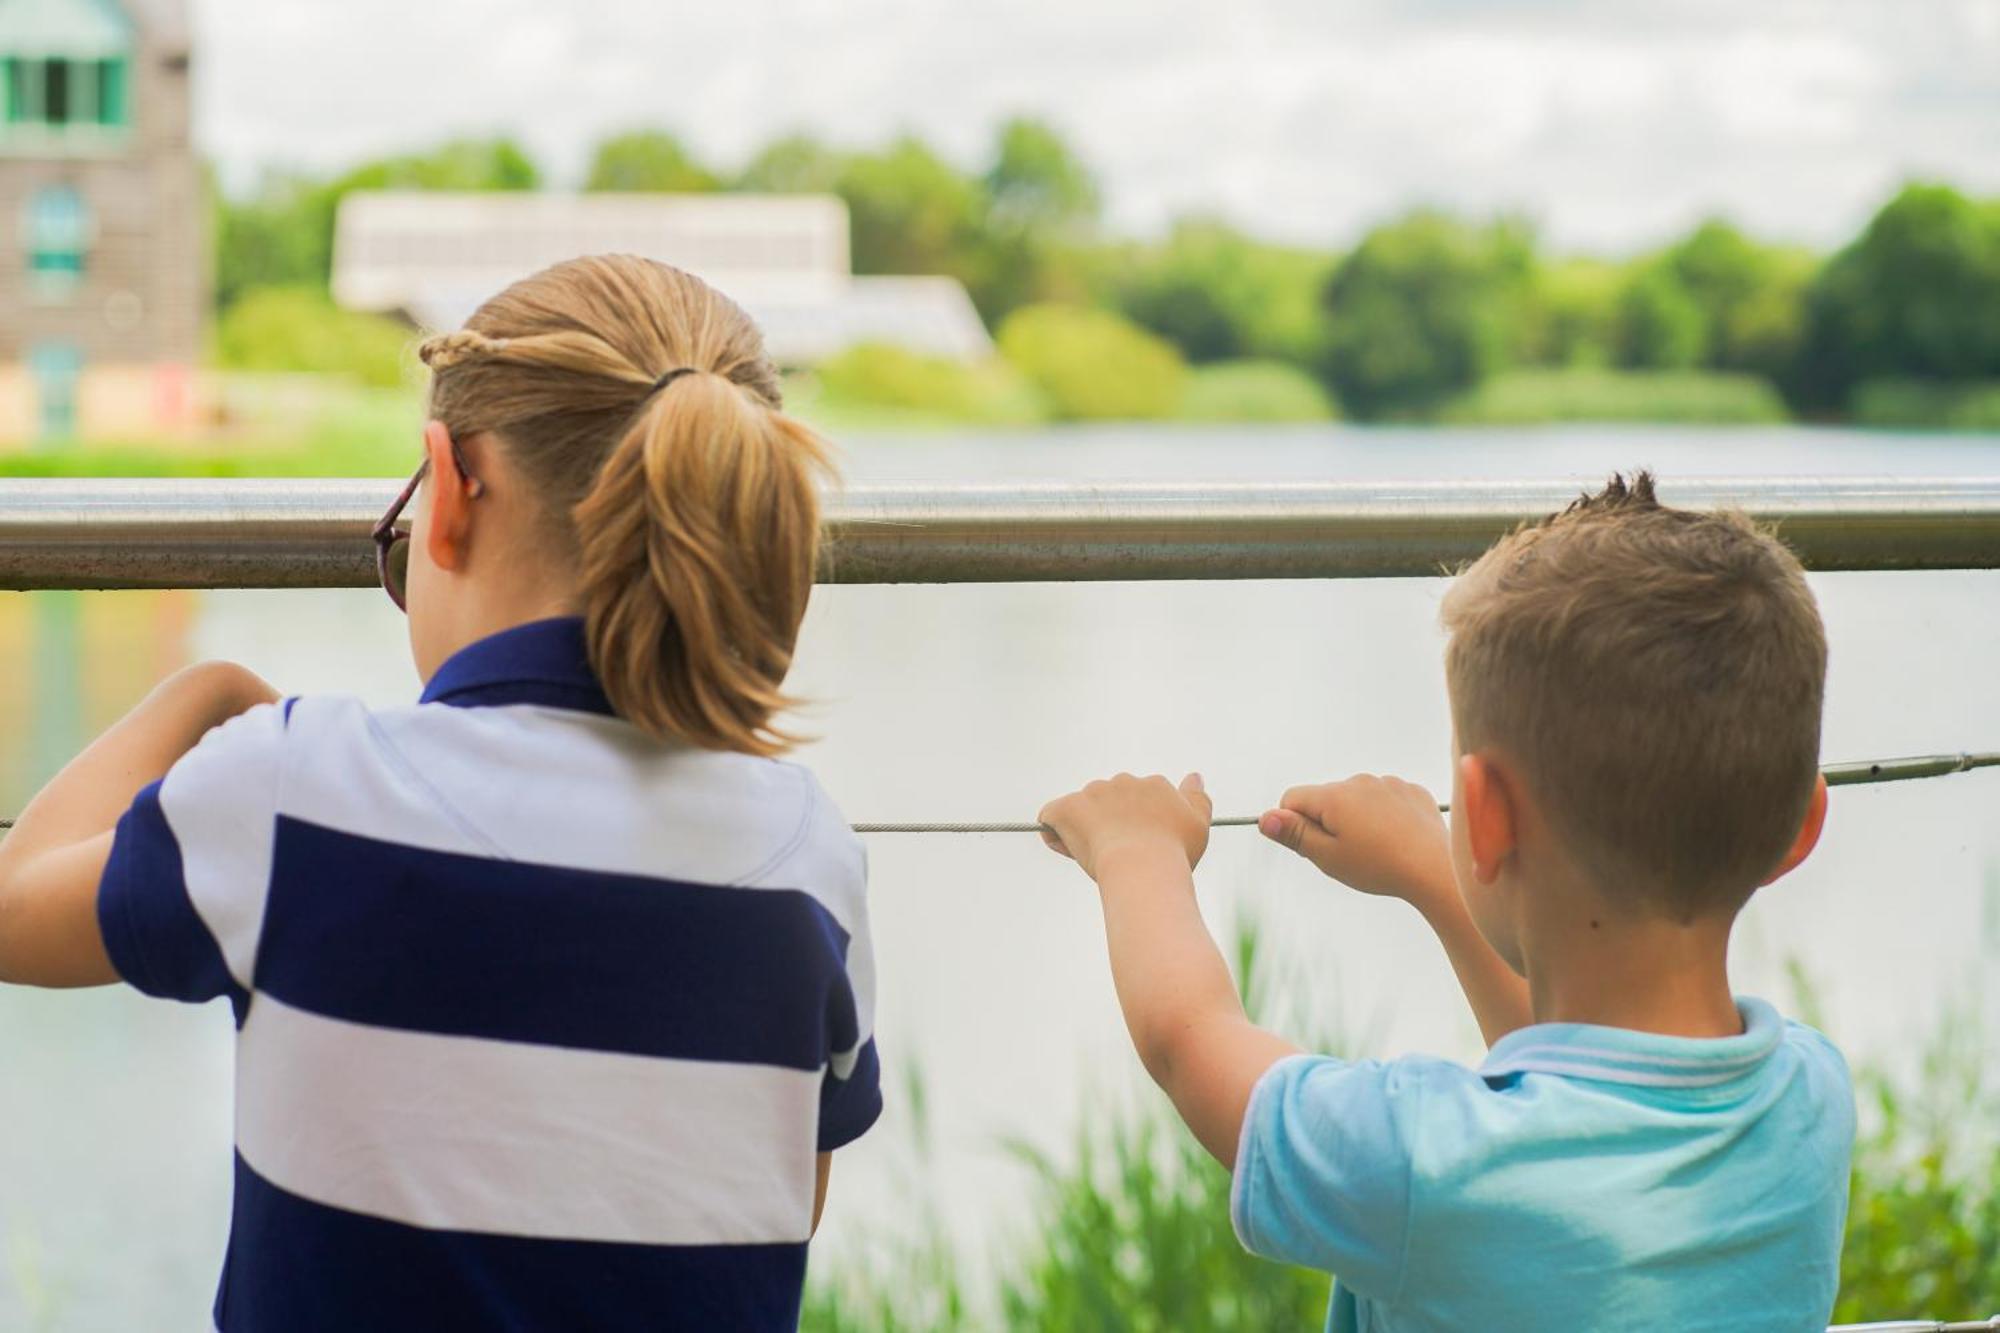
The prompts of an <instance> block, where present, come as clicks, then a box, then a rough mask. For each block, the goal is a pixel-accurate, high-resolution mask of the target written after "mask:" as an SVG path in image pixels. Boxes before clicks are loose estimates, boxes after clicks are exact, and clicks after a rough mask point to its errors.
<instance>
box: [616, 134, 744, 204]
mask: <svg viewBox="0 0 2000 1333" xmlns="http://www.w3.org/2000/svg"><path fill="white" fill-rule="evenodd" d="M721 187H722V181H721V180H720V178H718V177H717V176H716V175H715V173H714V172H712V171H710V170H709V169H708V168H707V167H704V166H702V165H701V163H699V162H697V161H696V160H695V158H694V155H693V154H691V153H689V152H688V150H687V148H686V147H685V146H684V145H683V144H682V143H681V141H680V140H679V139H677V138H675V137H674V136H673V135H671V134H667V133H665V132H664V131H661V130H631V131H628V132H627V133H624V134H615V135H613V136H611V137H610V138H608V139H606V140H604V142H602V143H600V144H598V145H597V151H596V152H595V153H593V154H592V155H591V159H590V173H589V175H588V176H586V177H585V178H584V183H583V188H584V189H586V190H605V191H628V192H629V191H657V192H661V193H667V194H699V193H703V192H706V191H709V190H717V189H720V188H721Z"/></svg>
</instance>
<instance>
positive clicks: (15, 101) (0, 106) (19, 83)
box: [0, 56, 132, 131]
mask: <svg viewBox="0 0 2000 1333" xmlns="http://www.w3.org/2000/svg"><path fill="white" fill-rule="evenodd" d="M130 80H131V70H130V62H128V61H127V60H126V59H125V58H124V57H122V56H116V57H108V58H105V59H100V60H67V59H56V58H27V57H22V56H4V57H0V125H4V126H6V127H7V128H9V129H29V130H43V131H49V130H55V131H63V130H70V129H76V128H94V129H104V130H122V129H126V128H128V127H129V126H130V125H131V123H132V110H131V105H132V103H131V97H130V95H129V87H130Z"/></svg>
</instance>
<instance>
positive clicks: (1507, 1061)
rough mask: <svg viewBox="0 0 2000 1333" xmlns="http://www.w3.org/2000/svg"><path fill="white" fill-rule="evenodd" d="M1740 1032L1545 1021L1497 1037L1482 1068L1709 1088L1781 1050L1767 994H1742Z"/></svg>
mask: <svg viewBox="0 0 2000 1333" xmlns="http://www.w3.org/2000/svg"><path fill="white" fill-rule="evenodd" d="M1736 1012H1737V1013H1739V1014H1741V1015H1742V1017H1743V1032H1742V1034H1741V1035H1740V1036H1735V1037H1670V1036H1665V1035H1662V1034H1660V1033H1657V1032H1633V1031H1631V1030H1629V1029H1626V1028H1612V1027H1599V1026H1597V1025H1595V1024H1591V1023H1537V1024H1535V1025H1534V1026H1532V1027H1525V1028H1520V1029H1517V1030H1516V1031H1513V1032H1510V1033H1508V1034H1507V1035H1506V1036H1504V1037H1502V1038H1501V1039H1500V1040H1499V1041H1496V1042H1494V1043H1493V1049H1492V1050H1490V1051H1488V1052H1487V1054H1486V1059H1485V1061H1484V1063H1482V1064H1481V1065H1480V1066H1479V1072H1480V1074H1481V1075H1482V1076H1484V1077H1486V1078H1499V1077H1504V1076H1506V1075H1509V1074H1533V1073H1540V1074H1561V1075H1565V1076H1567V1077H1570V1078H1584V1079H1594V1080H1597V1081H1600V1082H1606V1083H1627V1084H1633V1085H1637V1086H1640V1087H1654V1088H1702V1087H1711V1086H1714V1085H1716V1084H1721V1083H1728V1082H1731V1081H1733V1080H1735V1079H1739V1078H1742V1077H1743V1076H1744V1075H1746V1074H1750V1073H1754V1072H1755V1071H1756V1070H1757V1068H1758V1067H1759V1066H1761V1065H1762V1064H1763V1063H1764V1061H1765V1060H1767V1059H1768V1058H1770V1055H1771V1053H1772V1052H1773V1051H1775V1050H1777V1048H1778V1042H1779V1041H1780V1039H1781V1038H1782V1037H1783V1036H1784V1027H1785V1021H1784V1019H1783V1018H1781V1017H1780V1016H1779V1014H1778V1011H1777V1010H1776V1009H1773V1008H1772V1007H1771V1006H1770V1005H1768V1004H1766V1003H1765V1002H1764V1001H1762V1000H1757V999H1751V998H1749V997H1746V996H1738V997H1737V1000H1736Z"/></svg>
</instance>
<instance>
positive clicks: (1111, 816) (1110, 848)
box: [1036, 773, 1212, 879]
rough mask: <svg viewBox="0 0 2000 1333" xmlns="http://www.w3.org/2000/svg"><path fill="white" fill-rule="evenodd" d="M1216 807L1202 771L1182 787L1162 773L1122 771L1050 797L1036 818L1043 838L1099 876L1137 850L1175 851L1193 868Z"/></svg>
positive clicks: (1088, 872) (1203, 847) (1190, 776)
mask: <svg viewBox="0 0 2000 1333" xmlns="http://www.w3.org/2000/svg"><path fill="white" fill-rule="evenodd" d="M1211 809H1212V806H1211V805H1210V802H1209V799H1208V793H1207V792H1206V791H1205V790H1204V789H1203V788H1202V785H1201V774H1199V773H1190V774H1188V775H1187V776H1186V777H1184V778H1182V779H1181V781H1180V785H1179V786H1175V785H1174V784H1173V783H1171V782H1169V781H1167V779H1166V778H1164V777H1160V776H1159V775H1157V774H1155V775H1154V776H1152V777H1148V778H1136V777H1133V776H1132V775H1131V774H1130V773H1120V774H1119V775H1118V776H1117V777H1115V778H1110V779H1107V780H1103V781H1098V782H1093V783H1091V784H1089V785H1088V786H1086V787H1085V788H1084V789H1083V790H1082V791H1076V792H1071V793H1070V794H1069V795H1067V796H1063V797H1058V798H1057V799H1056V800H1053V801H1050V802H1049V803H1048V804H1047V805H1045V806H1043V807H1042V812H1041V814H1039V815H1038V816H1036V818H1038V819H1040V820H1041V822H1042V824H1043V825H1044V828H1043V830H1042V841H1043V842H1045V843H1047V844H1048V845H1049V846H1050V847H1052V848H1054V849H1055V850H1056V851H1058V852H1061V853H1062V854H1063V855H1064V856H1068V857H1072V858H1074V859H1075V861H1076V863H1077V864H1078V865H1080V866H1082V867H1083V873H1084V874H1086V875H1089V876H1090V877H1091V878H1092V879H1096V878H1097V872H1098V870H1099V868H1100V867H1102V866H1103V865H1105V864H1106V863H1107V862H1108V861H1110V860H1111V859H1113V858H1115V857H1117V856H1120V855H1124V854H1126V853H1129V852H1131V851H1134V850H1140V851H1146V850H1156V849H1161V848H1167V849H1172V850H1173V851H1175V852H1176V853H1179V854H1181V855H1184V856H1185V857H1186V858H1187V863H1188V866H1189V867H1190V868H1192V867H1194V866H1195V865H1196V864H1198V863H1199V862H1200V861H1201V856H1202V853H1203V852H1205V851H1207V850H1208V821H1209V816H1210V812H1211Z"/></svg>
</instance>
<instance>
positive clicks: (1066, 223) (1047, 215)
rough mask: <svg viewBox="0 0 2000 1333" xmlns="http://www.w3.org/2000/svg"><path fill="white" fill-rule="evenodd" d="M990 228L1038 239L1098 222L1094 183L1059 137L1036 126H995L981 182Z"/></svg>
mask: <svg viewBox="0 0 2000 1333" xmlns="http://www.w3.org/2000/svg"><path fill="white" fill-rule="evenodd" d="M984 184H985V187H986V201H987V208H988V210H989V224H990V225H992V226H995V227H998V228H1017V229H1021V230H1028V231H1034V232H1036V233H1038V234H1040V235H1041V236H1043V237H1048V236H1050V235H1052V234H1054V233H1057V232H1062V231H1075V230H1081V229H1087V228H1089V227H1091V226H1093V225H1095V223H1096V222H1097V210H1098V205H1099V198H1098V190H1097V181H1096V179H1095V178H1094V177H1093V176H1092V175H1091V173H1090V168H1089V167H1087V166H1085V165H1084V163H1083V161H1082V159H1081V158H1079V157H1077V155H1076V154H1075V153H1074V152H1072V151H1071V150H1070V146H1069V145H1068V144H1067V143H1065V142H1064V141H1063V139H1062V136H1060V135H1058V134H1057V133H1056V132H1055V131H1054V130H1052V129H1050V128H1049V127H1048V126H1047V125H1044V124H1042V123H1041V122H1040V121H1036V120H1027V119H1018V118H1017V119H1015V120H1010V121H1008V122H1007V123H1006V124H1005V125H1002V126H1001V127H1000V134H999V138H998V141H997V142H996V143H995V145H994V150H993V165H992V166H991V167H989V168H988V169H987V171H986V176H985V180H984Z"/></svg>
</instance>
